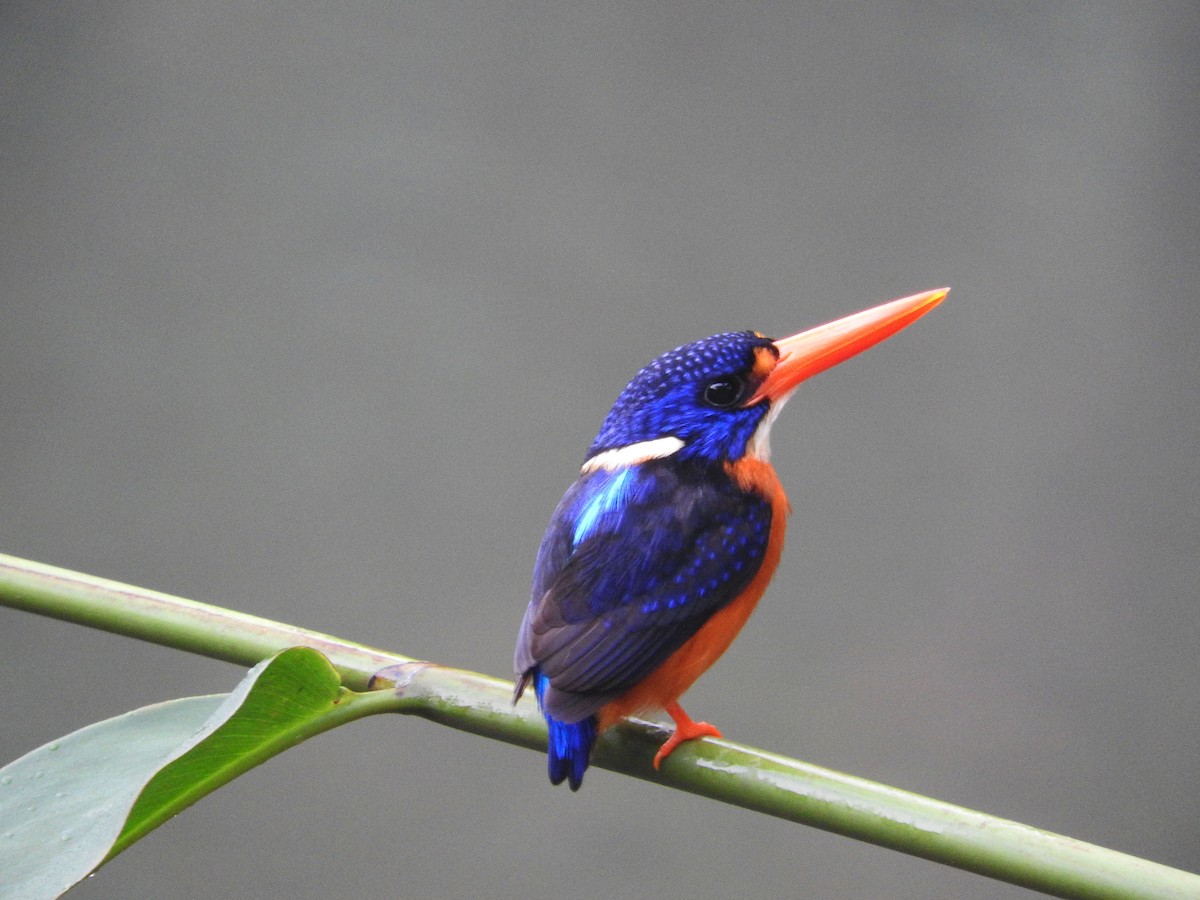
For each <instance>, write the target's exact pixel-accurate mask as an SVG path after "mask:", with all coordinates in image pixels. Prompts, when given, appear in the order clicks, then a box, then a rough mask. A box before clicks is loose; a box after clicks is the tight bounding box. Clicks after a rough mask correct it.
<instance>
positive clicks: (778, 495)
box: [600, 457, 791, 730]
mask: <svg viewBox="0 0 1200 900" xmlns="http://www.w3.org/2000/svg"><path fill="white" fill-rule="evenodd" d="M726 471H728V473H729V475H730V477H731V478H733V480H734V481H736V482H737V483H738V485H739V486H740V487H741V488H742V489H743V490H748V491H754V492H755V493H757V494H759V495H760V496H762V497H763V498H765V499H766V500H767V501H768V502H770V504H771V533H770V536H769V537H768V539H767V550H766V553H765V554H764V556H763V561H762V565H761V566H759V569H758V572H757V573H756V574H755V576H754V578H753V579H752V580H751V581H750V583H749V584H748V585H746V587H745V589H744V590H743V591H742V593H741V594H740V595H739V596H738V597H737V598H736V599H735V600H734V601H733V602H732V603H730V604H729V605H728V606H725V607H724V608H722V609H720V610H718V611H717V612H716V613H714V614H713V616H712V618H710V619H709V620H708V621H707V622H705V623H704V624H703V625H702V626H701V627H700V630H699V631H697V632H696V633H695V634H694V635H692V637H691V638H690V639H689V640H688V642H687V643H686V644H684V645H683V646H682V647H680V648H679V649H678V650H676V651H675V652H674V653H673V654H671V655H670V656H669V657H667V660H666V662H664V663H663V664H662V665H661V666H659V667H658V668H657V669H655V670H654V671H653V672H651V673H650V675H649V676H648V677H647V678H646V679H645V680H644V681H642V682H641V683H640V684H639V685H637V686H636V687H634V688H633V689H632V690H630V691H628V692H627V693H625V694H623V695H622V696H620V697H618V698H617V699H616V700H613V701H612V702H611V703H608V704H607V705H606V706H604V707H603V708H602V709H601V710H600V728H601V729H602V730H603V729H605V728H607V727H608V726H610V725H612V724H614V723H616V722H618V721H620V720H621V719H623V718H625V717H626V716H631V715H635V714H637V713H639V712H643V711H645V710H649V709H662V708H664V707H665V706H666V705H667V704H668V703H673V702H675V701H676V700H678V699H679V698H680V696H682V695H683V692H684V691H686V690H687V689H688V688H690V687H691V686H692V684H693V683H694V682H695V681H696V679H697V678H699V677H700V676H701V675H702V674H703V673H704V672H705V670H707V669H708V667H709V666H711V665H712V664H713V663H715V662H716V661H717V660H718V659H719V658H720V656H721V654H722V653H724V652H725V651H726V650H727V649H728V648H729V645H730V644H732V643H733V639H734V638H735V637H737V635H738V632H740V631H741V630H742V626H743V625H745V624H746V620H747V619H749V618H750V614H751V613H752V612H754V607H755V606H757V605H758V601H759V598H760V597H762V595H763V592H764V591H766V589H767V585H768V584H769V583H770V581H771V576H773V575H774V574H775V567H776V566H777V565H779V557H780V555H781V554H782V552H783V536H784V532H785V531H786V528H787V515H788V513H789V512H791V507H790V505H789V504H788V500H787V496H786V495H785V494H784V492H783V486H782V485H781V484H780V483H779V478H778V476H776V474H775V469H774V468H772V466H771V464H770V463H768V462H764V461H763V460H760V459H756V458H752V457H745V458H743V459H740V460H738V461H737V462H736V463H727V464H726Z"/></svg>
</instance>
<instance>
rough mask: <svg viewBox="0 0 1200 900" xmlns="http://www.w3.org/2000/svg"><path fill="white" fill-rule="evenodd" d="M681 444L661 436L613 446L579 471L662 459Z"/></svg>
mask: <svg viewBox="0 0 1200 900" xmlns="http://www.w3.org/2000/svg"><path fill="white" fill-rule="evenodd" d="M760 430H761V429H760ZM683 446H684V444H683V441H681V440H680V439H679V438H677V437H661V438H655V439H654V440H652V441H639V442H638V443H636V444H629V445H628V446H625V447H613V448H612V449H611V450H605V451H604V452H603V453H597V454H596V455H595V456H593V457H592V458H591V459H589V460H588V461H587V462H585V463H584V464H583V468H582V469H581V470H580V471H581V472H582V473H583V474H585V475H586V474H587V473H588V472H595V471H597V470H599V469H607V470H608V471H610V472H611V471H613V470H615V469H623V468H625V467H626V466H636V465H637V464H638V463H644V462H646V461H647V460H650V459H663V458H664V457H667V456H670V455H671V454H672V453H678V452H679V451H680V450H682V449H683Z"/></svg>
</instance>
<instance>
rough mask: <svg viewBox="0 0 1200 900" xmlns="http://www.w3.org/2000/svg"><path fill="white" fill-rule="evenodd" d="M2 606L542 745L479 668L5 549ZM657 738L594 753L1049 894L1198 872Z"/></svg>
mask: <svg viewBox="0 0 1200 900" xmlns="http://www.w3.org/2000/svg"><path fill="white" fill-rule="evenodd" d="M0 605H6V606H11V607H14V608H17V609H24V610H27V611H29V612H35V613H39V614H42V615H47V616H52V617H55V618H59V619H64V620H67V621H71V622H77V623H80V624H86V625H91V626H92V627H95V628H100V629H104V630H106V631H112V632H115V633H118V634H124V635H128V636H130V637H136V638H140V639H142V640H147V641H152V642H154V643H158V644H164V645H166V646H170V647H176V648H179V649H182V650H188V651H191V652H193V653H199V654H203V655H205V656H210V657H214V658H217V659H223V660H227V661H229V662H234V663H239V664H242V665H245V666H251V665H254V664H255V663H257V662H259V661H260V660H262V659H264V658H266V657H268V656H271V655H272V654H274V653H276V652H278V651H279V650H282V649H284V648H286V647H290V646H298V645H303V646H308V647H313V648H315V649H317V650H320V651H321V652H322V653H324V654H325V655H326V656H327V657H328V658H329V659H330V661H331V662H332V663H333V665H334V666H335V668H337V669H338V671H339V672H340V673H341V676H342V678H343V680H344V682H345V684H346V685H347V686H348V687H351V688H353V689H356V690H361V689H362V688H364V687H366V686H367V684H368V682H369V681H370V680H371V678H372V676H373V675H375V674H376V673H380V679H378V680H377V681H376V685H377V686H387V687H389V688H390V689H391V690H392V691H393V692H394V694H395V696H396V697H397V698H398V699H399V703H398V704H380V706H379V709H380V710H384V709H397V708H398V709H399V710H400V711H402V712H406V713H408V714H411V715H417V716H421V717H423V718H427V719H430V720H432V721H435V722H439V723H441V724H444V725H448V726H450V727H452V728H457V729H460V730H462V731H468V732H472V733H474V734H480V735H484V736H487V737H491V738H494V739H496V740H501V741H506V742H508V743H512V744H517V745H519V746H523V747H529V748H532V749H538V750H541V749H544V748H545V742H546V732H545V727H544V726H543V724H542V723H541V721H540V717H539V716H538V715H537V712H536V710H535V709H534V708H533V704H531V703H528V702H523V703H522V704H520V705H519V706H518V707H516V708H513V706H512V705H511V702H510V697H511V690H512V686H511V684H510V683H509V682H507V681H500V680H497V679H494V678H489V677H488V676H486V675H480V674H477V673H474V672H466V671H462V670H458V669H450V668H445V667H442V666H437V665H434V664H431V663H424V662H418V661H415V660H412V659H409V658H408V657H405V656H401V655H399V654H395V653H388V652H385V651H382V650H376V649H373V648H370V647H366V646H363V645H360V644H355V643H351V642H349V641H344V640H341V639H340V638H336V637H331V636H330V635H326V634H320V633H318V632H313V631H307V630H305V629H302V628H296V627H294V626H290V625H284V624H281V623H278V622H272V621H270V620H268V619H260V618H257V617H255V616H248V615H245V614H243V613H238V612H232V611H230V610H225V609H221V608H220V607H216V606H210V605H208V604H203V603H196V602H194V601H190V600H184V599H181V598H178V597H171V596H169V595H167V594H160V593H157V592H153V591H146V590H142V589H140V588H135V587H130V586H128V585H124V584H118V583H116V582H112V581H106V580H104V579H100V578H94V577H91V576H88V575H81V574H78V573H75V572H70V571H67V570H64V569H58V568H54V567H52V566H46V565H43V564H40V563H34V562H28V561H26V560H22V559H17V558H15V557H11V556H5V555H2V554H0ZM381 670H383V671H382V672H381ZM664 737H665V734H664V732H663V730H662V729H661V728H660V727H659V726H656V725H653V724H651V723H646V722H639V721H631V722H628V723H624V724H622V725H620V726H618V727H616V728H613V729H611V730H610V731H609V732H607V733H606V734H605V736H604V738H603V739H602V740H601V742H600V744H599V745H598V746H597V750H596V756H595V760H594V762H595V764H596V765H597V766H600V767H603V768H608V769H612V770H614V771H618V772H623V773H625V774H628V775H633V776H635V777H638V778H644V779H647V780H651V781H655V782H659V783H662V784H666V785H670V786H672V787H675V788H679V789H681V790H686V791H690V792H692V793H696V794H700V795H702V796H706V797H711V798H713V799H716V800H721V801H724V802H726V803H732V804H735V805H738V806H743V807H746V808H747V809H752V810H757V811H759V812H763V813H767V814H768V815H773V816H778V817H780V818H783V819H789V820H791V821H795V822H801V823H804V824H807V825H812V826H814V827H817V828H822V829H825V830H827V831H832V832H835V833H837V834H842V835H846V836H848V837H854V838H858V839H860V840H863V841H868V842H870V843H873V844H878V845H880V846H884V847H890V848H892V849H895V850H900V851H902V852H905V853H910V854H913V855H916V856H921V857H924V858H926V859H930V860H934V861H936V862H941V863H944V864H946V865H950V866H955V867H957V868H961V869H966V870H967V871H971V872H976V873H978V874H981V875H986V876H989V877H992V878H996V879H999V880H1002V881H1008V882H1011V883H1013V884H1017V885H1021V886H1023V887H1027V888H1031V889H1034V890H1039V891H1042V892H1044V893H1047V894H1051V895H1054V896H1058V897H1068V898H1090V900H1100V898H1104V900H1123V898H1129V900H1134V898H1144V900H1150V898H1155V900H1164V898H1180V900H1183V898H1192V900H1194V898H1197V897H1200V876H1197V875H1193V874H1191V873H1188V872H1183V871H1180V870H1178V869H1172V868H1168V867H1167V866H1162V865H1159V864H1157V863H1153V862H1150V861H1148V860H1144V859H1140V858H1138V857H1134V856H1129V855H1127V854H1124V853H1119V852H1116V851H1113V850H1107V849H1104V848H1102V847H1098V846H1095V845H1092V844H1086V843H1083V842H1081V841H1076V840H1073V839H1071V838H1067V837H1062V836H1061V835H1056V834H1051V833H1049V832H1045V831H1041V830H1039V829H1036V828H1031V827H1029V826H1026V825H1021V824H1019V823H1017V822H1012V821H1008V820H1005V819H998V818H995V817H993V816H988V815H985V814H983V813H979V812H974V811H972V810H968V809H963V808H961V807H957V806H953V805H951V804H948V803H943V802H941V801H938V800H933V799H931V798H928V797H922V796H920V795H917V794H912V793H909V792H907V791H901V790H897V789H896V788H891V787H887V786H885V785H880V784H876V783H874V782H871V781H867V780H865V779H862V778H856V777H854V776H850V775H844V774H842V773H839V772H834V771H831V770H829V769H823V768H820V767H818V766H813V765H809V764H807V763H803V762H799V761H797V760H793V759H788V758H786V757H782V756H777V755H775V754H771V753H766V752H764V751H761V750H756V749H754V748H751V747H745V746H742V745H739V744H735V743H733V742H731V741H726V740H713V739H705V740H703V741H693V742H689V743H688V744H685V745H684V746H683V747H681V748H680V749H679V750H678V751H676V752H675V753H674V754H673V755H672V756H671V757H670V758H669V759H668V760H667V761H666V763H665V764H664V765H663V768H662V771H661V772H656V771H655V770H654V769H653V767H652V766H651V764H650V759H651V757H652V756H653V752H654V750H655V749H657V747H658V745H659V744H660V743H661V742H662V740H663V739H664Z"/></svg>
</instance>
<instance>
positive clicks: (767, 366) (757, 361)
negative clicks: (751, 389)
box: [750, 347, 779, 382]
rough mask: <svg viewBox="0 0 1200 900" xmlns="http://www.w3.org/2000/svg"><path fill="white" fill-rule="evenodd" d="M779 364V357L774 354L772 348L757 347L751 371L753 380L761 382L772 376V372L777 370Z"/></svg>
mask: <svg viewBox="0 0 1200 900" xmlns="http://www.w3.org/2000/svg"><path fill="white" fill-rule="evenodd" d="M778 362H779V355H778V354H777V353H775V352H773V351H772V349H771V348H770V347H755V348H754V365H753V366H752V367H751V369H750V377H751V379H752V380H753V381H756V382H761V381H762V380H763V379H764V378H766V377H767V376H768V375H770V374H771V370H772V369H774V368H775V366H776V364H777V363H778Z"/></svg>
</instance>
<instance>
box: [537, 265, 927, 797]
mask: <svg viewBox="0 0 1200 900" xmlns="http://www.w3.org/2000/svg"><path fill="white" fill-rule="evenodd" d="M947 293H949V288H940V289H937V290H932V291H925V292H923V293H920V294H914V295H913V296H911V297H904V298H902V299H899V300H893V301H891V302H890V303H885V304H883V305H881V306H877V307H874V308H872V309H868V310H865V311H863V312H860V313H856V314H854V315H851V316H846V317H845V318H842V319H838V320H836V321H834V322H830V323H828V324H826V325H821V326H818V327H817V328H812V329H809V330H808V331H804V332H801V333H799V334H796V335H793V336H792V337H788V338H783V339H781V340H771V339H769V338H766V337H764V336H763V335H761V334H759V333H757V332H753V331H738V332H729V333H725V334H718V335H714V336H712V337H709V338H704V339H703V340H699V341H695V342H693V343H690V344H684V345H683V346H681V347H678V348H676V349H674V350H672V351H670V352H669V353H665V354H663V355H662V356H660V357H658V359H656V360H654V361H653V362H652V363H650V364H649V365H648V366H646V367H645V368H644V369H642V370H641V371H640V372H639V373H638V374H637V375H636V376H635V377H634V378H633V380H632V381H630V382H629V384H628V385H627V386H626V387H625V389H624V391H622V392H621V394H620V396H619V397H618V398H617V401H616V403H615V404H614V405H613V407H612V409H611V410H610V411H609V413H608V415H607V417H606V418H605V419H604V423H603V424H602V425H601V427H600V433H599V434H598V435H597V436H596V439H595V441H593V442H592V445H591V448H590V449H589V450H588V452H587V455H586V457H585V459H584V463H583V468H582V470H581V472H580V475H579V479H578V480H577V481H576V482H575V483H574V484H573V485H572V486H571V487H570V488H568V490H567V492H566V494H565V495H564V496H563V498H562V500H561V501H560V502H559V504H558V507H557V508H556V509H555V511H554V514H553V516H551V518H550V524H549V525H548V526H547V528H546V533H545V536H544V537H543V538H542V542H541V545H540V547H539V549H538V553H537V561H536V563H535V565H534V573H533V587H532V592H531V597H530V601H529V605H528V607H527V608H526V610H525V617H524V620H523V621H522V622H521V630H520V634H519V636H518V638H517V648H516V653H515V656H514V666H515V669H516V675H517V679H516V690H515V691H514V695H513V702H514V703H516V701H517V700H518V699H520V697H521V694H522V693H523V692H524V690H525V689H526V687H528V686H529V685H530V684H532V685H533V688H534V693H535V695H536V697H537V702H538V706H539V708H540V709H541V711H542V714H543V715H544V716H545V718H546V724H547V727H548V729H549V740H548V765H549V772H550V781H551V782H552V783H553V784H561V783H562V782H563V781H564V780H565V781H567V782H568V784H569V785H570V787H571V789H572V790H578V789H579V786H580V784H581V783H582V781H583V774H584V772H585V771H586V770H587V767H588V763H589V761H590V759H591V754H592V749H593V747H594V746H595V744H596V740H597V738H598V737H599V735H600V734H601V732H603V731H604V730H605V729H606V728H608V727H609V726H611V725H613V724H615V723H616V722H619V721H620V720H621V719H623V718H625V717H627V716H630V715H634V714H638V713H643V712H648V711H651V710H662V711H665V712H666V713H667V715H669V716H670V717H671V718H672V719H673V720H674V723H675V730H674V732H673V733H672V734H671V736H670V737H669V738H668V739H667V741H666V742H665V743H664V744H663V745H662V746H661V747H660V748H659V750H658V753H657V754H656V755H655V757H654V767H655V768H656V769H657V768H659V766H660V765H661V764H662V762H663V760H665V759H666V758H667V757H668V756H669V755H670V754H671V753H672V752H673V751H674V750H675V748H676V747H678V746H679V745H680V744H681V743H683V742H684V741H689V740H692V739H693V738H699V737H704V736H713V737H721V732H720V731H718V730H717V729H716V728H714V727H713V726H712V725H710V724H708V723H707V722H696V721H693V720H692V719H691V718H690V717H689V716H688V715H687V713H685V712H684V711H683V707H681V706H680V705H679V698H680V696H682V694H683V693H684V691H686V690H687V689H688V688H689V687H691V685H692V683H693V682H695V680H696V679H697V678H699V677H700V675H701V674H702V673H703V672H704V671H705V670H706V669H707V668H708V667H709V666H711V665H712V664H713V663H714V662H716V660H717V658H718V657H720V656H721V654H722V653H724V652H725V650H726V648H728V647H729V645H730V643H731V642H732V641H733V639H734V638H735V637H736V636H737V634H738V632H739V631H740V630H741V628H742V626H743V625H744V624H745V622H746V619H747V618H748V617H749V616H750V613H751V612H753V610H754V607H755V605H756V604H757V603H758V601H759V598H760V597H762V595H763V592H764V591H765V590H766V587H767V583H768V582H769V581H770V580H771V576H772V575H773V574H774V572H775V567H776V565H777V564H778V563H779V557H780V553H781V552H782V549H783V535H784V526H785V521H786V518H787V515H788V513H789V512H790V507H789V504H788V500H787V497H786V495H785V494H784V492H783V487H782V486H781V485H780V483H779V478H778V477H777V476H776V474H775V470H774V468H773V467H772V465H771V462H770V456H771V446H770V442H769V435H770V430H771V424H772V422H774V421H775V417H776V415H778V413H779V411H780V409H782V408H783V405H784V403H786V402H787V400H788V398H789V397H790V396H791V395H792V393H793V392H794V391H795V389H796V387H797V386H798V385H799V384H800V383H801V382H802V381H804V380H805V379H807V378H810V377H812V376H813V375H816V374H817V373H818V372H822V371H824V370H825V369H828V368H829V367H831V366H834V365H836V364H837V363H839V362H842V361H843V360H846V359H849V358H850V357H851V356H854V355H855V354H857V353H860V352H862V351H863V350H866V349H867V348H869V347H871V346H873V345H874V344H876V343H878V342H879V341H882V340H884V339H885V338H887V337H889V336H890V335H892V334H895V333H896V332H897V331H899V330H900V329H902V328H904V327H905V326H906V325H908V324H910V323H911V322H913V321H915V320H916V319H918V318H920V317H921V316H923V315H924V314H925V313H927V312H928V311H929V310H930V309H932V308H933V307H934V306H936V305H937V304H938V303H939V302H941V300H942V298H943V297H945V296H946V294H947Z"/></svg>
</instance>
